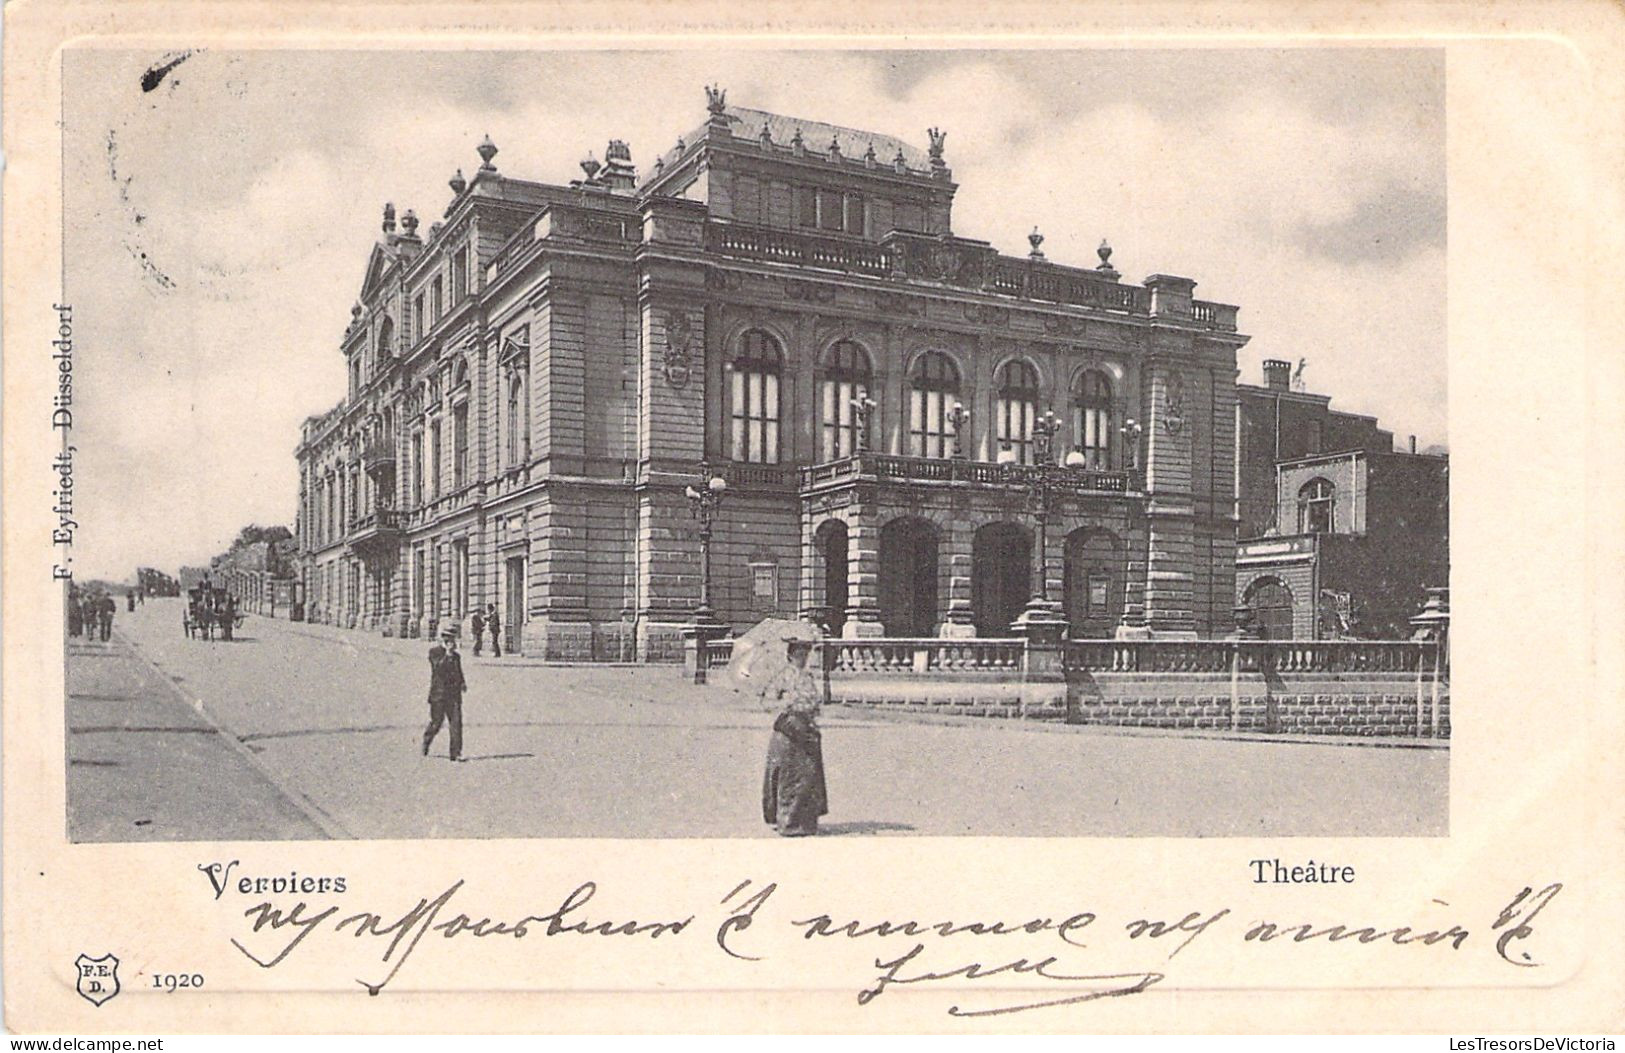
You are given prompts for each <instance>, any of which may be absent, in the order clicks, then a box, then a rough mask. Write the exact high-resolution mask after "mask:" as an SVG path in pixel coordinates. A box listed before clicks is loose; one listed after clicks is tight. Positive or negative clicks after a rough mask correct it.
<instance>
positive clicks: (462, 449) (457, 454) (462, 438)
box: [451, 402, 468, 490]
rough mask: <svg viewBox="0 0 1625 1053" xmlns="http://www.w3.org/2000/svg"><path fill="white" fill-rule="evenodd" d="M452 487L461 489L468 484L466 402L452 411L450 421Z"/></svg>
mask: <svg viewBox="0 0 1625 1053" xmlns="http://www.w3.org/2000/svg"><path fill="white" fill-rule="evenodd" d="M451 443H452V454H451V457H452V460H451V475H452V488H453V489H456V490H461V489H462V488H463V487H465V486H467V485H468V403H466V402H465V403H463V404H462V405H460V406H458V407H457V408H456V409H455V410H453V411H452V423H451Z"/></svg>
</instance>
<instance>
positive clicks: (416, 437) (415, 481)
mask: <svg viewBox="0 0 1625 1053" xmlns="http://www.w3.org/2000/svg"><path fill="white" fill-rule="evenodd" d="M422 503H423V432H421V431H415V432H413V433H412V507H414V508H416V507H417V506H418V505H421V504H422Z"/></svg>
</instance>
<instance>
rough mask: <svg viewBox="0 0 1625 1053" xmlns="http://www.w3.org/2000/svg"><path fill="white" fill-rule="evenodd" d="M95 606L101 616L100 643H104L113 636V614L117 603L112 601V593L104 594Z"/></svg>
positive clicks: (116, 608)
mask: <svg viewBox="0 0 1625 1053" xmlns="http://www.w3.org/2000/svg"><path fill="white" fill-rule="evenodd" d="M96 606H97V613H98V614H100V615H101V626H102V643H106V642H107V641H108V639H109V637H111V636H112V634H113V613H114V612H115V611H117V610H118V601H117V600H115V599H113V595H112V593H106V594H104V595H103V596H102V598H101V601H100V602H99V603H98V604H97V605H96Z"/></svg>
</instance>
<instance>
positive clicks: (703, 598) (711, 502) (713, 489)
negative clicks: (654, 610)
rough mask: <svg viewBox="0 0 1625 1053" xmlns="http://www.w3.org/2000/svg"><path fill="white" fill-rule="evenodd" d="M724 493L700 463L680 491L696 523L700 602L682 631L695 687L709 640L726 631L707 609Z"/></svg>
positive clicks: (724, 484)
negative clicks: (694, 479) (713, 543)
mask: <svg viewBox="0 0 1625 1053" xmlns="http://www.w3.org/2000/svg"><path fill="white" fill-rule="evenodd" d="M727 492H728V480H726V479H724V478H723V477H722V473H721V472H718V471H715V470H713V469H712V468H711V466H710V465H708V464H706V463H705V462H704V461H701V462H700V477H699V479H698V481H697V483H690V484H689V485H688V486H687V487H685V488H684V489H683V495H684V496H685V497H687V498H688V510H689V514H690V515H692V516H693V517H694V518H695V520H697V521H698V522H699V524H700V602H699V605H698V606H696V607H695V608H694V616H693V618H692V619H691V620H690V621H689V624H688V625H687V626H685V627H684V628H683V639H684V640H685V641H686V645H685V647H684V649H683V656H684V663H683V664H684V666H685V671H686V672H687V673H688V674H689V675H690V676H692V677H693V678H694V682H695V683H696V684H703V683H705V677H706V670H707V668H708V667H709V665H710V659H711V655H710V651H711V641H712V640H715V639H717V638H718V637H720V636H722V635H723V634H724V633H726V632H727V629H726V628H725V627H724V626H723V625H722V624H721V623H719V622H718V621H717V616H716V612H715V611H713V610H712V609H711V530H712V527H713V526H714V525H715V523H716V519H717V510H718V509H719V508H720V507H721V505H722V498H723V495H725V494H726V493H727Z"/></svg>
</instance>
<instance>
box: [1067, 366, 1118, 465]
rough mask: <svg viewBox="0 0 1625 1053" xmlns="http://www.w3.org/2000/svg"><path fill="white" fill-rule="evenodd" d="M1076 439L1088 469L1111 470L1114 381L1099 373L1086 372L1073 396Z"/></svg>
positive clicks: (1094, 371)
mask: <svg viewBox="0 0 1625 1053" xmlns="http://www.w3.org/2000/svg"><path fill="white" fill-rule="evenodd" d="M1072 435H1073V438H1074V441H1075V442H1076V443H1077V445H1078V450H1079V451H1080V452H1081V453H1082V454H1083V463H1084V466H1085V467H1087V468H1095V469H1103V468H1110V467H1111V456H1112V381H1111V378H1110V377H1108V376H1107V375H1106V374H1105V373H1103V372H1101V371H1100V370H1098V369H1088V370H1084V372H1083V374H1082V375H1081V376H1079V377H1078V386H1077V390H1076V391H1074V392H1073V396H1072Z"/></svg>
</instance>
